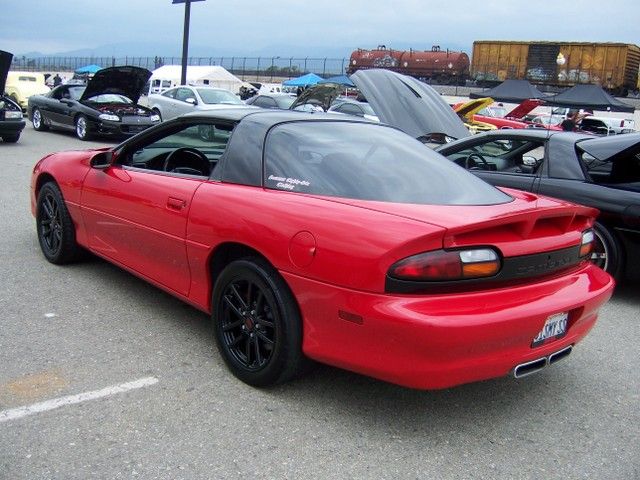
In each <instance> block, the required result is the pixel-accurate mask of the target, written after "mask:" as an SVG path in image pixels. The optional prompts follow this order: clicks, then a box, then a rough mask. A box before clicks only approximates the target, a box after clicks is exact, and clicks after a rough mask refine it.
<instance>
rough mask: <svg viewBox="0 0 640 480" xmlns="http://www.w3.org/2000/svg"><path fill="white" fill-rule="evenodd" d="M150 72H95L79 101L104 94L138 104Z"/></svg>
mask: <svg viewBox="0 0 640 480" xmlns="http://www.w3.org/2000/svg"><path fill="white" fill-rule="evenodd" d="M149 77H151V72H150V71H149V70H147V69H146V68H140V67H129V66H123V67H109V68H103V69H102V70H99V71H98V72H96V74H95V75H94V76H93V78H92V79H91V80H89V83H87V88H86V89H85V91H84V93H83V94H82V97H80V100H81V101H82V100H86V99H88V98H91V97H95V96H96V95H102V94H104V93H115V94H118V95H124V96H125V97H128V98H130V99H131V100H132V101H133V102H134V103H138V100H139V99H140V95H142V91H143V90H144V86H145V85H146V83H147V81H148V80H149Z"/></svg>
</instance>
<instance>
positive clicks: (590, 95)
mask: <svg viewBox="0 0 640 480" xmlns="http://www.w3.org/2000/svg"><path fill="white" fill-rule="evenodd" d="M544 101H545V104H546V105H554V106H558V107H570V108H587V109H591V110H611V111H613V112H630V113H633V111H634V110H635V108H634V107H633V106H631V105H629V104H627V103H624V102H621V101H620V100H618V99H617V98H614V97H612V96H611V95H609V94H608V93H607V92H605V91H604V90H603V89H602V87H600V86H598V85H576V86H575V87H571V88H569V89H568V90H565V91H564V92H561V93H559V94H557V95H554V96H552V97H547V98H545V99H544Z"/></svg>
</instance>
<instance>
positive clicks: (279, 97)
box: [245, 93, 296, 110]
mask: <svg viewBox="0 0 640 480" xmlns="http://www.w3.org/2000/svg"><path fill="white" fill-rule="evenodd" d="M295 100H296V97H294V96H292V95H289V94H287V93H268V94H264V95H255V96H253V97H251V98H249V99H247V101H246V102H245V103H246V104H247V105H253V106H254V107H261V108H274V109H280V110H286V109H288V108H289V107H290V106H291V104H292V103H293V102H294V101H295Z"/></svg>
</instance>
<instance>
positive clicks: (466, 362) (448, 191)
mask: <svg viewBox="0 0 640 480" xmlns="http://www.w3.org/2000/svg"><path fill="white" fill-rule="evenodd" d="M31 201H32V210H33V214H34V215H35V217H36V224H37V231H38V238H39V241H40V245H41V247H42V251H43V253H44V256H45V257H46V258H47V259H48V260H49V261H50V262H52V263H56V264H60V263H65V262H69V261H73V260H76V259H77V258H78V255H79V254H80V253H81V251H82V250H89V251H91V252H92V253H94V254H96V255H98V256H100V257H103V258H105V259H106V260H108V261H110V262H113V263H115V264H117V265H119V266H121V267H123V268H125V269H127V270H128V271H130V272H132V273H133V274H135V275H138V276H140V277H141V278H144V279H145V280H147V281H149V282H151V283H153V284H154V285H157V286H158V287H160V288H162V289H164V290H166V291H168V292H170V293H171V294H173V295H175V296H177V297H179V298H181V299H183V300H184V301H186V302H189V303H190V304H192V305H194V306H195V307H197V308H199V309H201V310H203V311H205V312H209V313H210V314H211V316H212V319H213V322H214V324H215V332H216V335H215V336H216V342H217V344H218V347H219V349H220V352H221V354H222V356H223V358H224V360H225V362H226V363H227V365H228V366H229V368H230V369H231V371H232V372H233V374H234V375H236V376H237V377H238V378H240V379H241V380H243V381H245V382H247V383H249V384H251V385H256V386H265V385H270V384H274V383H277V382H282V381H285V380H288V379H290V378H292V377H293V376H294V375H295V374H296V373H297V372H299V371H300V370H301V368H302V366H303V364H304V363H305V361H307V359H313V360H317V361H320V362H323V363H327V364H331V365H336V366H338V367H342V368H345V369H349V370H353V371H355V372H360V373H363V374H365V375H371V376H373V377H376V378H380V379H383V380H387V381H390V382H394V383H398V384H401V385H406V386H409V387H414V388H443V387H449V386H452V385H458V384H462V383H465V382H472V381H478V380H483V379H488V378H493V377H499V376H503V375H507V374H509V373H512V374H514V375H515V376H516V377H520V376H524V375H527V374H529V373H533V372H535V371H537V370H540V369H542V368H543V367H545V366H547V365H549V364H552V363H554V362H555V361H557V360H559V359H562V358H564V357H566V356H567V355H568V354H569V353H570V351H571V349H572V347H573V346H574V345H575V344H576V343H577V342H578V341H580V340H581V339H582V338H583V337H584V336H585V335H586V334H587V332H588V331H589V330H590V329H591V327H592V326H593V325H594V323H595V321H596V317H597V314H598V309H599V308H600V306H601V305H602V304H603V303H604V302H605V301H606V300H607V299H608V298H609V297H610V295H611V293H612V289H613V281H612V279H611V277H610V276H609V275H608V274H607V273H605V272H604V271H602V270H600V269H599V268H598V267H596V266H594V265H593V264H591V263H590V262H589V261H588V259H589V256H590V250H591V248H592V241H593V231H592V230H591V227H592V225H593V221H594V216H595V214H596V213H597V212H596V211H595V210H593V209H591V208H587V207H581V206H576V205H573V204H570V203H565V202H562V201H559V200H551V199H549V198H545V197H539V196H536V195H533V194H530V193H523V192H520V191H515V190H507V189H503V190H500V189H497V188H495V187H492V186H490V185H489V184H487V183H485V182H483V181H482V180H480V179H478V178H477V177H475V176H474V175H472V174H471V173H468V172H466V171H465V170H464V169H462V168H460V167H458V166H457V165H455V164H454V163H453V162H449V161H446V160H445V159H443V158H442V157H441V156H440V155H439V154H437V153H435V152H433V151H432V150H430V149H429V148H428V147H426V146H424V145H422V144H421V143H420V142H418V141H417V140H414V139H413V138H411V137H409V136H408V135H406V134H404V133H402V132H400V131H399V130H396V129H394V128H391V127H388V126H384V125H380V124H374V123H369V122H367V121H364V120H360V119H357V118H355V117H353V118H350V117H345V118H342V117H340V118H337V117H336V116H332V115H329V114H306V113H301V112H287V111H256V110H249V109H234V110H218V111H215V112H211V113H206V114H199V115H187V116H184V117H181V118H178V119H175V120H172V121H170V122H165V123H163V124H161V125H158V126H157V127H154V128H151V129H149V130H146V131H145V132H143V133H141V134H139V135H137V136H135V137H133V138H131V139H129V140H127V141H125V142H124V143H122V144H121V145H118V146H116V147H114V148H104V149H99V150H84V151H74V152H61V153H57V154H53V155H49V156H47V157H45V158H43V159H42V160H40V161H39V162H38V164H37V165H36V166H35V168H34V170H33V178H32V182H31Z"/></svg>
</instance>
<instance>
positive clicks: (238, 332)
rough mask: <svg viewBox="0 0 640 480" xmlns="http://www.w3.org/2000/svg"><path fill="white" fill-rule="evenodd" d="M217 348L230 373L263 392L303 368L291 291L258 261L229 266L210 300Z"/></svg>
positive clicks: (267, 266)
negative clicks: (263, 388)
mask: <svg viewBox="0 0 640 480" xmlns="http://www.w3.org/2000/svg"><path fill="white" fill-rule="evenodd" d="M212 306H213V308H212V317H213V322H214V329H215V337H216V343H217V345H218V349H219V350H220V353H221V355H222V357H223V359H224V361H225V363H226V364H227V366H228V367H229V369H230V370H231V372H232V373H233V374H234V375H235V376H236V377H237V378H239V379H240V380H242V381H243V382H245V383H247V384H249V385H253V386H255V387H265V386H269V385H274V384H277V383H282V382H285V381H287V380H290V379H291V378H293V377H294V376H296V374H298V373H299V371H300V370H301V368H302V363H303V362H304V358H303V354H302V322H301V318H300V313H299V311H298V306H297V304H296V302H295V299H294V298H293V295H292V293H291V291H290V290H289V287H288V286H287V284H286V283H285V282H284V280H283V279H282V277H281V276H280V275H279V274H278V272H277V271H276V270H275V269H274V268H273V267H272V266H271V265H269V264H268V263H267V262H266V261H264V260H262V259H260V258H253V257H250V258H245V259H241V260H236V261H233V262H231V263H230V264H229V265H227V267H226V268H225V269H224V270H223V271H222V272H221V273H220V275H219V277H218V279H217V281H216V284H215V287H214V290H213V295H212Z"/></svg>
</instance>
